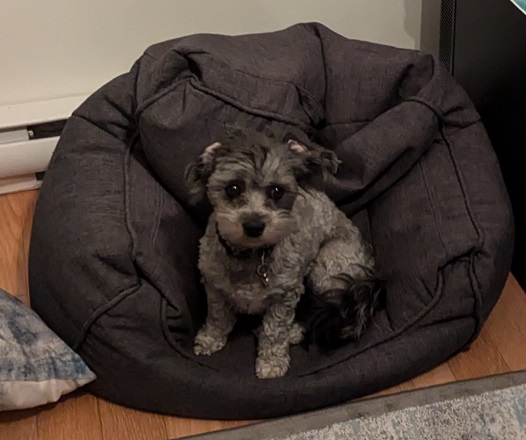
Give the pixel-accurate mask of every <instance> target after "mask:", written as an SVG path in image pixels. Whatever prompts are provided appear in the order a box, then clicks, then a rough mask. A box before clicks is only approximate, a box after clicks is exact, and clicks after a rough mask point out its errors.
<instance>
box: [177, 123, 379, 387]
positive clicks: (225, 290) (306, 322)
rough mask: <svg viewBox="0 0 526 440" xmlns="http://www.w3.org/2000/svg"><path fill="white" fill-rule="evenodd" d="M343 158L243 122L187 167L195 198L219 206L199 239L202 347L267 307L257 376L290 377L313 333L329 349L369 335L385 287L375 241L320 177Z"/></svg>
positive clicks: (211, 348) (210, 349)
mask: <svg viewBox="0 0 526 440" xmlns="http://www.w3.org/2000/svg"><path fill="white" fill-rule="evenodd" d="M338 164H339V160H338V159H337V157H336V155H335V154H334V153H333V152H332V151H330V150H328V149H325V148H323V147H321V146H318V145H306V143H302V142H300V141H298V140H296V138H293V137H290V136H289V137H288V138H287V136H285V137H281V136H279V135H278V134H277V133H276V132H272V131H268V130H267V131H264V132H261V131H254V130H249V129H243V130H237V131H235V132H233V133H230V134H228V135H227V136H225V139H224V140H223V141H221V142H215V143H213V144H211V145H210V146H208V147H207V148H206V149H205V150H204V152H203V153H202V155H201V156H200V157H199V159H198V160H197V161H196V162H195V163H192V164H191V165H190V166H189V167H188V168H187V170H186V175H185V178H186V182H187V186H188V189H189V193H190V195H191V200H193V201H194V202H197V201H199V200H201V199H203V198H204V197H205V196H207V197H208V199H209V201H210V202H211V204H212V206H213V208H214V211H213V213H212V215H211V216H210V218H209V222H208V226H207V228H206V232H205V234H204V236H203V237H202V239H201V241H200V247H199V269H200V271H201V274H202V281H203V284H204V286H205V289H206V293H207V302H208V314H207V318H206V323H205V325H204V326H203V327H202V328H201V329H200V330H199V332H198V334H197V336H196V337H195V341H194V353H195V354H196V355H211V354H213V353H215V352H217V351H219V350H221V349H222V348H223V347H224V346H225V344H226V343H227V339H228V336H229V334H230V332H231V331H232V329H233V327H234V324H235V322H236V314H237V313H246V314H259V315H262V325H261V327H260V328H259V330H258V354H257V359H256V375H257V377H259V378H276V377H281V376H283V375H285V374H286V372H287V370H288V369H289V364H290V345H291V344H298V343H300V342H301V341H302V340H303V339H304V337H305V336H307V337H308V338H310V339H311V340H312V341H314V342H319V343H320V344H321V345H323V344H324V343H325V345H326V346H328V347H331V346H338V344H341V343H345V342H346V341H348V340H352V339H356V338H358V337H359V336H360V335H361V334H362V332H363V330H364V329H365V328H366V325H367V324H368V322H369V321H370V319H371V317H372V315H373V313H374V311H375V309H376V308H377V306H378V303H379V295H380V292H381V290H382V288H381V285H380V283H379V282H378V279H377V278H376V277H375V275H374V271H373V268H374V259H373V252H372V248H371V246H370V245H369V244H368V243H366V241H365V240H364V239H363V238H362V236H361V234H360V231H359V230H358V228H357V227H356V226H355V225H354V224H353V223H352V222H351V221H350V220H349V219H348V218H347V217H346V216H345V215H344V213H343V212H341V211H340V210H339V209H338V208H337V207H336V206H335V205H334V203H333V202H332V201H331V200H330V199H329V198H328V197H327V196H326V195H325V193H324V192H323V191H320V190H318V189H315V185H314V184H313V182H314V181H315V180H316V179H315V177H316V176H318V177H319V176H322V174H324V173H336V171H337V167H338ZM318 180H319V179H318ZM306 291H307V294H306V295H303V294H304V293H305V292H306ZM302 297H305V298H306V301H305V304H307V305H306V306H305V307H300V309H301V310H302V313H301V314H298V310H297V309H298V303H299V302H300V298H302ZM302 304H303V299H302Z"/></svg>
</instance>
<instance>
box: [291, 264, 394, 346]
mask: <svg viewBox="0 0 526 440" xmlns="http://www.w3.org/2000/svg"><path fill="white" fill-rule="evenodd" d="M363 270H364V272H365V277H360V278H353V277H352V276H350V275H348V274H340V275H338V276H336V277H334V278H336V279H338V280H339V281H340V283H339V284H341V282H343V283H344V285H345V287H343V288H335V289H331V290H327V291H325V292H322V293H318V292H314V291H313V289H311V288H309V286H307V289H306V292H305V294H304V295H303V297H302V298H301V300H300V304H299V305H298V309H297V310H298V312H297V315H296V317H297V320H298V321H299V322H300V323H301V324H302V325H303V326H304V327H305V330H306V334H305V340H304V342H305V343H306V344H309V343H316V344H318V345H319V346H320V347H321V348H324V349H333V348H337V347H339V346H342V345H344V344H345V343H346V342H348V341H351V340H356V339H358V338H359V337H360V336H361V335H362V333H363V331H364V330H365V328H366V327H367V325H368V324H369V322H370V321H371V318H372V317H373V314H374V312H375V311H376V310H377V309H378V308H379V307H380V306H382V305H383V302H384V300H385V288H384V283H383V281H382V280H380V279H379V278H378V277H376V276H375V274H374V273H373V271H372V270H371V269H369V268H363Z"/></svg>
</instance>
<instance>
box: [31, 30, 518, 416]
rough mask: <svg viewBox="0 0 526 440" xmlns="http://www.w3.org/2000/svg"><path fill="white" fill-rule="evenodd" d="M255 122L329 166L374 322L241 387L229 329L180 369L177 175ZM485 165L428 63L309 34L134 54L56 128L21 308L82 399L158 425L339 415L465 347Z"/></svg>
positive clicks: (485, 291) (495, 242)
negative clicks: (362, 249) (78, 378)
mask: <svg viewBox="0 0 526 440" xmlns="http://www.w3.org/2000/svg"><path fill="white" fill-rule="evenodd" d="M270 122H272V123H273V124H277V125H280V126H282V127H283V128H284V129H288V130H290V131H292V132H294V133H296V136H299V137H300V138H301V137H302V136H303V138H304V139H305V140H308V139H307V138H308V137H312V136H315V135H316V136H317V137H318V138H320V137H321V138H322V139H323V142H324V145H325V146H326V147H327V148H331V149H333V150H334V151H335V152H336V153H337V154H338V156H339V157H340V159H341V160H342V162H343V164H342V166H341V169H340V171H339V172H338V174H337V175H336V176H335V178H333V179H332V180H329V181H328V182H327V193H328V194H329V196H330V197H331V198H332V199H333V200H334V201H335V202H336V203H337V204H338V206H339V207H340V208H341V209H342V210H343V211H344V212H345V213H346V214H347V215H348V216H352V218H353V219H354V220H355V221H356V223H357V224H358V225H359V226H360V228H361V229H362V231H363V232H364V234H366V235H367V236H368V237H369V238H370V240H371V242H372V243H373V245H374V248H375V258H376V261H377V266H378V270H379V272H380V274H381V275H382V277H383V278H384V280H385V282H386V290H387V295H386V296H387V298H386V306H385V308H384V309H383V310H382V311H380V312H379V313H377V315H376V316H375V319H374V322H373V324H372V325H371V327H370V328H369V329H368V331H367V332H366V333H365V335H364V336H363V338H362V339H361V340H360V341H359V342H356V343H352V344H349V345H348V346H345V347H343V348H341V349H338V350H335V351H331V352H329V353H323V352H320V351H319V350H318V349H317V348H316V347H315V346H310V347H308V349H306V348H304V347H299V346H296V347H293V349H292V361H291V369H290V371H289V372H288V374H287V375H286V376H285V377H284V378H280V379H272V380H260V379H257V378H256V376H255V374H254V361H255V337H254V335H253V334H252V332H251V330H250V324H251V323H249V322H246V323H244V324H243V323H241V324H240V325H238V328H237V329H236V330H235V333H234V334H233V335H232V337H231V338H230V340H229V343H228V344H227V346H226V347H225V349H223V350H222V351H221V352H219V353H217V354H214V355H213V356H211V357H199V358H198V357H195V356H194V355H193V353H192V338H193V335H194V334H195V332H196V331H197V329H198V328H199V326H200V325H201V323H202V322H203V318H204V312H205V310H206V304H205V302H206V300H205V296H204V292H203V289H202V286H201V284H200V277H199V273H198V271H197V268H196V258H197V243H198V239H199V237H200V236H201V234H202V233H203V228H204V225H205V224H206V219H207V216H208V215H209V214H210V207H209V206H208V205H207V204H206V203H205V204H202V205H200V206H196V207H194V206H191V205H190V204H189V203H188V192H187V189H186V188H185V186H184V182H183V175H184V169H185V168H186V166H187V165H188V164H189V163H190V162H191V161H193V160H195V158H196V157H197V156H198V155H199V154H200V153H201V152H202V150H203V149H204V147H205V146H206V145H209V144H211V143H212V142H214V141H215V140H216V139H217V138H218V137H219V136H220V135H221V134H222V133H223V132H224V130H225V128H227V127H229V126H236V125H237V126H243V125H246V124H249V125H250V126H252V127H262V128H263V127H264V126H265V125H266V124H268V123H270ZM512 239H513V224H512V215H511V211H510V205H509V201H508V196H507V193H506V190H505V187H504V184H503V181H502V177H501V173H500V169H499V165H498V163H497V160H496V158H495V155H494V153H493V150H492V147H491V145H490V142H489V140H488V138H487V136H486V133H485V130H484V128H483V126H482V124H481V122H480V118H479V115H478V114H477V112H476V111H475V109H474V107H473V105H472V104H471V102H470V100H469V98H468V97H467V95H466V94H465V93H464V91H463V90H462V89H461V88H460V87H459V86H458V85H457V84H456V83H455V82H454V80H453V79H452V78H451V77H450V75H449V74H448V72H447V71H446V70H445V69H444V67H443V66H441V65H440V63H439V62H438V61H437V60H436V59H435V58H433V57H432V56H430V55H427V54H423V53H420V52H417V51H412V50H403V49H398V48H392V47H386V46H382V45H378V44H373V43H368V42H360V41H353V40H348V39H346V38H343V37H342V36H339V35H337V34H335V33H333V32H332V31H331V30H329V29H328V28H326V27H324V26H322V25H319V24H299V25H295V26H292V27H290V28H288V29H285V30H282V31H278V32H273V33H266V34H254V35H242V36H235V37H230V36H220V35H193V36H189V37H185V38H181V39H177V40H173V41H167V42H163V43H160V44H157V45H154V46H152V47H150V48H148V49H147V51H146V52H145V53H144V54H143V55H142V56H141V58H140V59H139V60H138V61H137V62H136V63H135V64H134V65H133V67H132V69H131V70H130V72H129V73H126V74H123V75H122V76H119V77H117V78H115V79H114V80H112V81H111V82H109V83H108V84H107V85H105V86H104V87H102V88H101V89H100V90H98V91H97V92H95V93H94V94H93V95H92V96H91V97H89V98H88V99H87V101H86V102H84V103H83V104H82V105H81V106H80V108H79V109H77V110H76V111H75V112H74V114H73V115H72V117H71V118H70V119H69V120H68V122H67V124H66V127H65V129H64V131H63V133H62V136H61V139H60V141H59V144H58V146H57V149H56V151H55V153H54V156H53V158H52V161H51V163H50V166H49V170H48V171H47V173H46V176H45V179H44V183H43V186H42V191H41V194H40V198H39V200H38V205H37V209H36V213H35V219H34V228H33V233H32V240H31V251H30V288H31V301H32V305H33V307H34V308H35V309H36V311H37V312H38V313H39V314H40V316H41V317H42V318H43V319H44V320H45V321H46V323H47V324H48V325H49V326H50V327H51V328H52V329H53V330H54V331H55V332H56V333H57V334H58V335H59V336H60V337H61V338H63V339H64V340H65V341H66V342H67V343H68V344H69V345H70V346H71V347H72V348H73V349H74V350H76V351H77V352H78V353H79V354H80V355H81V357H82V358H83V359H84V360H85V362H86V363H87V364H88V366H89V367H90V369H92V370H93V371H94V372H95V373H96V375H97V379H96V380H95V381H94V382H93V383H92V384H90V385H89V389H90V390H91V391H92V392H93V393H94V394H96V395H99V396H101V397H103V398H106V399H109V400H111V401H113V402H117V403H120V404H123V405H128V406H132V407H135V408H139V409H144V410H149V411H155V412H160V413H167V414H175V415H179V416H192V417H204V418H221V419H242V418H265V417H274V416H281V415H285V414H291V413H297V412H300V411H305V410H311V409H315V408H320V407H324V406H328V405H333V404H337V403H341V402H344V401H346V400H349V399H351V398H355V397H358V396H362V395H365V394H368V393H372V392H375V391H378V390H380V389H382V388H385V387H389V386H391V385H394V384H396V383H398V382H400V381H403V380H407V379H409V378H411V377H413V376H415V375H417V374H419V373H422V372H424V371H426V370H428V369H430V368H432V367H434V366H436V365H437V364H439V363H441V362H443V361H445V360H446V359H448V358H449V357H450V356H452V355H454V354H455V353H457V352H459V351H460V350H463V349H466V348H468V347H469V344H470V342H471V341H473V339H474V338H475V337H476V336H477V334H478V331H479V330H480V328H481V325H482V324H483V322H484V320H485V319H486V318H487V316H488V314H489V313H490V311H491V309H492V307H493V306H494V304H495V302H496V301H497V299H498V297H499V294H500V292H501V289H502V288H503V285H504V282H505V280H506V277H507V274H508V270H509V267H510V261H511V254H512V243H513V240H512Z"/></svg>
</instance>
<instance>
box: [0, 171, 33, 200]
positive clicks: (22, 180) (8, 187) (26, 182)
mask: <svg viewBox="0 0 526 440" xmlns="http://www.w3.org/2000/svg"><path fill="white" fill-rule="evenodd" d="M41 185H42V180H41V179H39V178H38V177H37V175H36V174H29V175H26V176H19V177H6V178H4V179H0V195H1V194H10V193H15V192H20V191H29V190H32V189H38V188H40V186H41Z"/></svg>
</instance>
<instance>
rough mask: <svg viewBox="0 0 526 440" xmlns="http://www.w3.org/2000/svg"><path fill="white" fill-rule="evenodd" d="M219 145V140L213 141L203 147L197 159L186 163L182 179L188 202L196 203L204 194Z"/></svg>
mask: <svg viewBox="0 0 526 440" xmlns="http://www.w3.org/2000/svg"><path fill="white" fill-rule="evenodd" d="M220 147H221V144H220V143H219V142H214V143H213V144H210V145H209V146H208V147H206V148H205V151H204V152H203V153H202V154H201V155H200V156H199V158H198V159H197V161H195V162H193V163H191V164H190V165H188V167H187V168H186V170H185V174H184V179H185V182H186V187H187V188H188V193H189V195H190V199H189V201H190V203H192V204H197V203H198V202H200V201H201V200H202V199H203V198H204V196H205V194H206V184H207V183H208V179H209V178H210V176H211V175H212V172H213V171H214V162H215V157H216V154H217V150H218V149H219V148H220Z"/></svg>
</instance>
